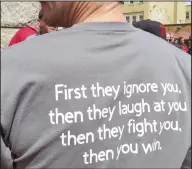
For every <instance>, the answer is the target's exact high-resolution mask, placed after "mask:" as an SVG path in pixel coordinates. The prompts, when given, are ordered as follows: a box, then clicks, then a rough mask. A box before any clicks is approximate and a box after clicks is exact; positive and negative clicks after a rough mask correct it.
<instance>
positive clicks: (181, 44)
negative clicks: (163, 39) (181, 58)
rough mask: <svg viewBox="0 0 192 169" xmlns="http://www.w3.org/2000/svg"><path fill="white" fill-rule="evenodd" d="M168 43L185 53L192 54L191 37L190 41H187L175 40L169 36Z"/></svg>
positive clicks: (181, 38)
mask: <svg viewBox="0 0 192 169" xmlns="http://www.w3.org/2000/svg"><path fill="white" fill-rule="evenodd" d="M167 41H168V42H169V43H171V44H173V45H175V46H176V47H177V48H179V49H181V50H183V51H184V52H186V53H189V54H192V49H191V36H190V37H189V39H186V40H185V39H184V38H183V37H179V38H174V37H172V36H168V37H167Z"/></svg>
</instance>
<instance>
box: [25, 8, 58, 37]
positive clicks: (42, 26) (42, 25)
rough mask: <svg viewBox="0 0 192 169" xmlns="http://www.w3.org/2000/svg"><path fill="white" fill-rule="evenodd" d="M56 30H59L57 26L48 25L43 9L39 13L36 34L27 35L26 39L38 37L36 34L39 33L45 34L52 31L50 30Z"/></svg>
mask: <svg viewBox="0 0 192 169" xmlns="http://www.w3.org/2000/svg"><path fill="white" fill-rule="evenodd" d="M56 30H57V28H56V27H51V26H48V25H47V24H46V22H45V21H44V20H43V10H42V9H41V11H40V13H39V25H38V32H37V33H36V34H34V35H31V36H29V37H27V39H26V40H28V39H31V38H33V37H36V36H39V35H44V34H46V33H50V32H53V31H56Z"/></svg>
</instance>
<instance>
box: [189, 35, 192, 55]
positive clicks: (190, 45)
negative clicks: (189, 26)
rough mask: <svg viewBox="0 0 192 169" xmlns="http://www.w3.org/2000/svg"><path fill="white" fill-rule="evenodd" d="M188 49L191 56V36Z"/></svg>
mask: <svg viewBox="0 0 192 169" xmlns="http://www.w3.org/2000/svg"><path fill="white" fill-rule="evenodd" d="M188 48H189V51H188V53H189V54H190V55H191V54H192V47H191V36H190V37H189V43H188Z"/></svg>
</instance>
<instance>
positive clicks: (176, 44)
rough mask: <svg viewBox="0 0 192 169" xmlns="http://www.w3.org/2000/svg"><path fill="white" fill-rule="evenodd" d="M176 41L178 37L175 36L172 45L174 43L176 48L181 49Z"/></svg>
mask: <svg viewBox="0 0 192 169" xmlns="http://www.w3.org/2000/svg"><path fill="white" fill-rule="evenodd" d="M178 42H179V41H178V39H177V38H175V39H174V44H173V45H175V46H176V47H177V48H179V49H181V45H180V44H179V43H178Z"/></svg>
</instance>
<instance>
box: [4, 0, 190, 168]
mask: <svg viewBox="0 0 192 169" xmlns="http://www.w3.org/2000/svg"><path fill="white" fill-rule="evenodd" d="M40 3H41V7H42V13H41V15H39V20H38V22H37V23H36V24H34V25H27V26H26V27H24V28H22V29H20V30H19V31H18V32H17V33H16V34H15V36H14V37H13V39H12V40H11V42H10V44H9V46H10V47H8V48H7V49H6V50H3V51H2V52H1V135H0V136H1V165H2V166H1V168H2V169H4V168H5V169H27V168H39V169H40V168H60V169H61V168H167V169H168V168H177V169H191V57H190V55H189V54H188V53H187V52H188V51H187V50H186V46H184V41H183V39H182V38H181V39H180V40H178V44H179V45H180V47H179V48H180V49H181V50H179V49H178V48H176V47H174V46H173V45H171V44H169V43H168V42H167V39H166V29H165V27H164V25H162V24H161V23H159V22H156V21H151V20H143V21H139V22H136V23H134V24H133V25H131V24H128V23H127V20H126V17H125V16H124V14H123V13H122V8H121V4H120V2H119V1H116V2H115V1H110V2H103V1H99V2H94V1H40ZM60 27H61V28H65V29H62V30H61V31H58V30H59V28H60ZM23 32H24V33H23ZM154 35H155V36H154ZM174 41H175V39H174V40H172V39H171V43H172V42H174ZM16 44H17V45H16ZM174 45H175V44H174ZM182 50H183V51H182ZM184 51H185V52H184Z"/></svg>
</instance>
